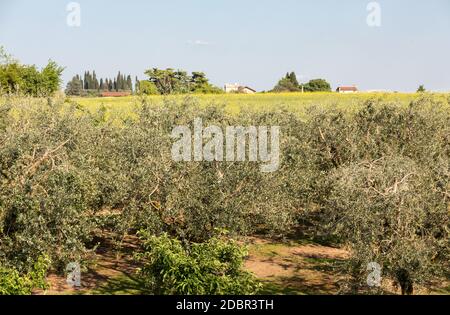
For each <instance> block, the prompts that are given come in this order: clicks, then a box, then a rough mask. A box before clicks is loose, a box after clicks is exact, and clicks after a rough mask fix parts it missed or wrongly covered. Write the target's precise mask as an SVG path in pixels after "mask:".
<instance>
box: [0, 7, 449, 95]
mask: <svg viewBox="0 0 450 315" xmlns="http://www.w3.org/2000/svg"><path fill="white" fill-rule="evenodd" d="M69 2H70V1H65V0H40V1H32V0H0V45H3V46H5V48H6V49H7V50H8V52H10V53H11V54H13V55H14V56H15V57H16V58H18V59H20V60H21V61H22V62H23V63H29V64H36V65H38V66H42V65H45V64H46V62H47V60H48V59H50V58H51V59H53V60H55V61H57V62H58V63H59V64H61V65H63V66H65V67H66V70H65V72H64V80H65V81H67V80H68V79H70V78H71V77H72V76H73V75H74V74H76V73H83V72H84V70H89V69H95V70H96V71H97V74H98V76H102V77H103V76H114V75H115V74H116V73H117V71H119V70H121V71H122V72H125V73H127V74H128V73H131V74H132V75H133V76H134V75H138V76H139V77H140V78H142V79H143V78H145V76H144V74H143V73H144V71H145V69H148V68H151V67H161V68H166V67H172V68H181V69H185V70H188V71H197V70H198V71H204V72H206V73H207V75H208V76H209V77H210V79H211V81H212V82H213V83H214V84H216V85H219V86H222V85H223V84H224V83H227V82H229V83H234V82H239V83H242V84H246V85H249V86H252V87H254V88H256V89H258V90H267V89H270V88H272V87H273V86H274V84H275V83H276V81H277V80H278V79H279V78H280V77H281V76H282V75H283V74H285V73H286V72H287V71H295V72H296V73H297V75H298V76H299V77H300V78H301V79H302V80H309V79H312V78H319V77H320V78H326V79H327V80H328V81H330V83H331V84H332V85H333V87H336V86H337V85H351V84H356V85H358V86H359V87H360V88H361V89H364V90H372V89H377V90H378V89H386V90H396V91H413V90H416V89H417V87H418V86H419V85H420V84H425V86H426V87H427V88H428V89H431V90H442V91H450V1H449V0H429V1H419V0H384V1H378V2H379V4H380V5H381V9H382V10H381V13H382V15H381V27H369V26H368V25H367V23H366V18H367V16H368V14H369V12H368V11H367V10H366V7H367V4H368V3H369V2H371V1H369V0H345V1H337V0H314V1H313V0H309V1H306V0H305V1H303V0H277V1H275V0H158V1H157V0H148V1H143V0H128V1H111V0H110V1H108V0H79V1H77V2H78V3H79V4H80V6H81V27H75V28H74V27H69V26H67V23H66V18H67V15H68V12H67V11H66V5H67V4H68V3H69Z"/></svg>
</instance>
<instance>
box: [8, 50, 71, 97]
mask: <svg viewBox="0 0 450 315" xmlns="http://www.w3.org/2000/svg"><path fill="white" fill-rule="evenodd" d="M63 70H64V68H62V67H60V66H58V64H57V63H56V62H54V61H51V60H49V62H48V64H47V65H46V66H45V67H44V68H42V69H41V70H39V69H38V68H37V67H36V66H35V65H23V64H21V63H20V62H19V61H18V60H15V59H13V58H12V57H11V56H10V55H8V54H7V53H6V52H5V50H4V49H3V48H2V47H0V94H1V95H4V94H19V95H25V96H35V97H40V96H43V97H46V96H50V95H52V94H53V93H55V92H56V91H57V90H58V89H59V87H60V84H61V74H62V72H63Z"/></svg>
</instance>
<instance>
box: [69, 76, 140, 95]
mask: <svg viewBox="0 0 450 315" xmlns="http://www.w3.org/2000/svg"><path fill="white" fill-rule="evenodd" d="M105 91H107V92H131V93H132V92H133V80H132V79H131V75H127V76H126V75H124V74H122V73H121V72H120V71H119V73H118V74H117V76H116V77H115V78H114V79H111V78H105V79H104V78H100V80H99V79H98V78H97V74H96V73H95V70H94V71H93V72H92V73H91V72H90V71H85V72H84V76H83V77H81V76H80V75H78V74H77V75H76V76H74V77H73V78H72V80H71V81H69V83H67V87H66V94H67V95H71V96H92V95H95V94H98V93H99V92H105Z"/></svg>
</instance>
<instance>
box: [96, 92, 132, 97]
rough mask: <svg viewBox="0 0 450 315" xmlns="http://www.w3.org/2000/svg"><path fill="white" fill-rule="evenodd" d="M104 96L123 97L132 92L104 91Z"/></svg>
mask: <svg viewBox="0 0 450 315" xmlns="http://www.w3.org/2000/svg"><path fill="white" fill-rule="evenodd" d="M101 95H102V97H123V96H130V95H131V93H130V92H102V94H101Z"/></svg>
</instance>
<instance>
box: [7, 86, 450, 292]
mask: <svg viewBox="0 0 450 315" xmlns="http://www.w3.org/2000/svg"><path fill="white" fill-rule="evenodd" d="M130 110H131V113H130V115H127V117H130V118H123V117H115V116H111V111H109V109H108V108H107V107H105V106H104V107H101V108H100V109H99V110H98V111H97V112H93V113H92V112H89V111H87V110H85V109H83V108H81V107H79V106H77V104H76V103H72V102H70V101H64V100H63V99H58V98H54V99H48V100H42V99H27V98H20V99H13V98H9V99H1V102H0V261H3V262H5V263H7V265H12V266H14V267H15V268H17V269H18V270H19V271H24V272H25V271H26V270H28V269H29V268H30V267H31V266H32V265H33V264H34V262H35V261H36V260H37V259H38V258H39V257H40V256H41V255H43V254H47V255H48V256H49V257H50V258H51V260H52V261H53V263H54V267H62V266H65V265H66V264H67V263H68V262H72V261H82V258H83V255H84V254H85V253H86V251H87V250H89V249H92V246H93V245H95V244H94V243H93V242H92V237H93V236H94V235H96V234H98V233H100V232H102V231H108V232H111V231H112V232H115V233H113V234H114V235H118V240H120V238H121V237H122V236H124V235H126V234H129V233H135V232H136V231H138V230H146V231H147V232H148V233H151V234H160V233H162V232H167V233H169V234H170V235H171V236H172V237H177V238H179V239H182V240H183V241H185V242H192V241H195V242H202V241H206V240H208V239H210V238H211V237H213V236H214V235H215V234H216V231H217V230H221V229H227V230H229V231H230V233H231V234H232V235H246V234H252V233H255V232H264V233H266V234H271V235H280V236H281V235H286V234H288V233H289V232H290V231H291V228H292V227H293V226H294V225H295V224H296V223H301V226H302V229H301V231H300V232H301V233H302V234H303V235H304V236H307V237H310V238H315V239H319V240H324V239H325V238H328V239H330V237H332V239H333V240H334V241H338V242H341V243H344V244H347V245H348V246H349V247H350V248H351V249H352V259H351V260H350V262H351V266H352V268H351V270H352V274H353V275H354V276H355V279H356V280H357V281H356V282H357V283H364V282H365V280H366V275H365V274H364V272H365V271H366V266H363V265H364V263H365V262H366V260H368V259H369V258H370V260H371V262H378V263H379V264H380V265H382V266H383V268H384V269H385V272H386V276H388V277H391V278H393V279H395V278H397V280H398V281H400V282H402V280H403V279H405V278H406V279H407V280H408V279H409V280H411V282H423V280H427V279H428V278H427V277H428V275H430V274H431V275H433V274H434V273H435V271H437V270H440V271H444V272H445V271H447V272H448V270H449V269H448V261H449V259H448V258H449V256H448V246H449V245H448V244H449V242H448V240H449V238H448V236H449V217H448V208H449V199H450V114H449V112H448V104H443V103H441V101H439V98H434V97H433V96H428V95H424V96H423V97H422V98H420V99H418V100H417V101H415V102H414V103H412V104H411V106H409V107H407V108H404V107H400V106H397V105H396V104H384V103H383V102H382V101H377V100H373V101H370V102H368V103H367V104H366V105H365V106H364V107H363V108H362V109H361V110H360V111H358V112H357V113H355V114H350V113H347V112H342V111H339V110H336V109H333V108H331V109H324V108H321V107H320V106H318V107H316V108H311V109H310V111H309V112H308V114H307V115H306V116H305V117H298V116H297V115H295V114H293V113H292V112H289V111H287V110H283V109H282V108H281V107H280V109H273V110H271V111H263V110H243V111H242V112H241V113H240V114H239V115H236V114H233V115H232V114H229V113H227V112H226V111H225V110H224V107H222V106H220V105H218V104H211V106H206V107H202V106H199V105H198V104H196V101H195V99H194V98H189V97H188V98H186V99H184V100H181V101H171V100H170V99H168V100H167V101H166V102H165V103H164V104H163V105H155V104H149V103H148V102H147V100H146V99H145V98H142V99H140V102H139V103H137V104H136V105H135V106H134V107H133V108H131V109H130ZM195 118H201V119H202V121H203V124H204V125H205V126H207V125H215V126H219V127H222V128H225V127H226V126H280V127H281V139H280V147H281V151H282V152H281V165H280V168H279V169H278V171H277V172H273V173H261V172H260V167H259V166H260V165H258V163H254V162H235V163H231V162H175V161H174V160H173V159H172V156H171V147H172V144H173V139H171V138H170V135H171V131H172V129H173V128H174V127H176V126H185V125H187V126H191V127H192V123H193V121H194V119H195ZM407 175H408V176H407ZM396 183H397V184H396ZM391 187H394V188H393V189H391ZM395 187H397V188H395ZM386 190H387V192H386ZM393 192H395V193H393ZM399 220H400V221H399ZM386 244H388V245H386ZM377 260H378V261H377ZM436 266H438V268H435V267H436ZM347 270H348V269H347Z"/></svg>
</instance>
